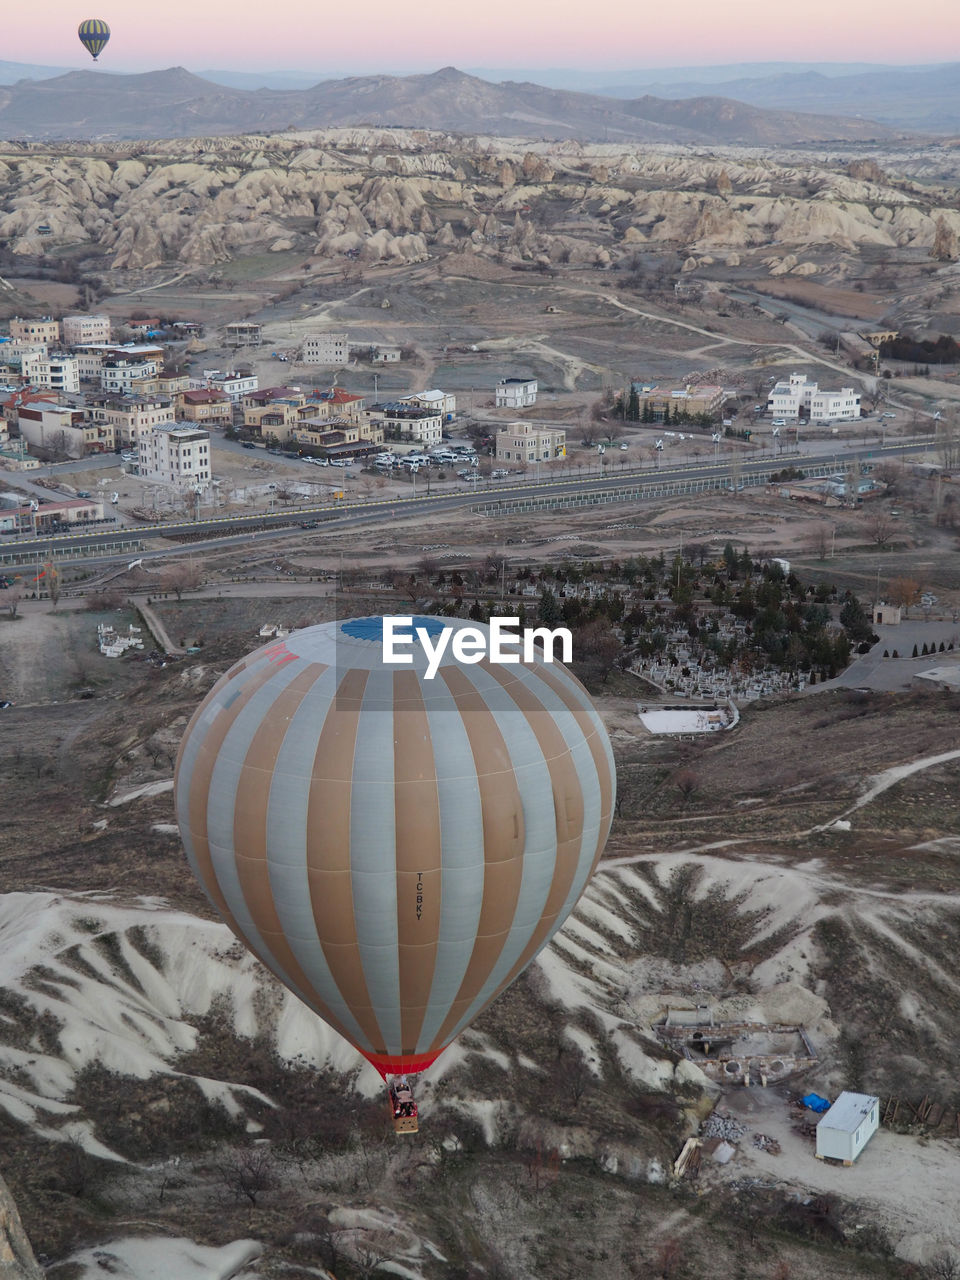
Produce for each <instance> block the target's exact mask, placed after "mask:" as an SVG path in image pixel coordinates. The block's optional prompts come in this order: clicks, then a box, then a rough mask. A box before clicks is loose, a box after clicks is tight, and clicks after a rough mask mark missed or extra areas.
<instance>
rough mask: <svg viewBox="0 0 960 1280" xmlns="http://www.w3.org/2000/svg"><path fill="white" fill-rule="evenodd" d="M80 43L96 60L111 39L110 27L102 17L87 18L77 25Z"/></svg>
mask: <svg viewBox="0 0 960 1280" xmlns="http://www.w3.org/2000/svg"><path fill="white" fill-rule="evenodd" d="M77 35H78V36H79V37H80V43H81V44H82V45H83V47H84V48H85V49H86V51H87V52H88V53H89V54H90V56H91V57H92V58H93V60H94V62H96V60H97V58H99V56H100V54H101V53H103V50H104V47H105V46H106V43H107V41H108V40H109V39H110V28H109V27H108V26H107V24H106V23H105V22H104V21H103V19H102V18H86V19H85V20H84V21H83V22H81V23H80V25H79V27H77Z"/></svg>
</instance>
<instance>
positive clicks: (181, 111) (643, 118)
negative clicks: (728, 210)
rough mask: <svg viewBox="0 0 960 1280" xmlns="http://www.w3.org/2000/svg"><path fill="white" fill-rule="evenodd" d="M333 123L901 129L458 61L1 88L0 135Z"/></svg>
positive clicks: (741, 133)
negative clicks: (294, 85) (515, 77)
mask: <svg viewBox="0 0 960 1280" xmlns="http://www.w3.org/2000/svg"><path fill="white" fill-rule="evenodd" d="M333 125H390V126H401V127H404V128H421V129H453V130H456V131H458V132H461V133H486V132H495V133H504V134H508V135H520V136H524V135H533V136H535V137H543V138H582V139H591V138H595V139H607V138H613V139H619V140H622V141H627V140H629V141H634V142H654V141H658V140H660V141H672V142H699V143H704V142H708V143H709V142H747V143H761V144H764V145H778V144H779V145H784V144H791V143H798V142H822V141H825V140H828V141H837V140H843V141H864V140H876V139H884V138H890V137H893V136H895V131H893V130H891V129H890V128H889V127H887V126H885V125H878V124H875V123H874V122H873V121H871V120H864V119H862V118H860V117H859V116H858V117H857V118H853V117H852V116H851V117H843V116H828V115H812V114H811V115H805V114H799V113H797V112H790V111H780V110H776V109H759V108H757V107H752V106H746V105H745V104H744V103H740V102H734V101H732V100H730V99H726V98H717V97H698V98H696V99H692V100H690V101H689V102H666V101H663V100H662V99H659V98H652V97H644V98H639V99H636V100H634V101H620V100H617V99H610V98H603V97H599V96H596V95H593V94H586V93H575V92H570V91H569V90H564V89H546V88H543V87H542V86H541V85H537V84H512V83H507V84H491V83H489V81H486V80H481V79H479V78H477V77H476V76H468V75H465V74H464V73H463V72H461V71H457V70H456V69H455V68H454V67H444V68H443V69H442V70H441V71H436V72H433V73H432V74H430V75H416V76H354V77H350V78H348V79H346V80H328V81H325V82H323V83H321V84H318V85H314V86H313V88H310V89H293V90H291V89H260V90H257V91H255V92H254V91H251V90H248V89H235V88H230V87H228V86H226V85H221V84H213V83H211V82H210V81H208V80H203V79H201V78H200V77H199V76H194V75H191V74H190V72H188V71H185V70H184V69H183V68H182V67H172V68H170V69H168V70H166V71H152V72H147V73H145V74H142V75H131V76H114V75H104V74H102V73H99V72H95V71H71V72H68V73H67V74H66V75H63V76H57V77H55V78H53V79H50V80H39V81H37V80H33V81H27V80H24V81H21V82H20V83H18V84H15V85H11V86H10V87H9V88H4V89H2V90H0V135H2V136H4V137H7V138H18V137H29V138H91V137H100V138H157V137H170V136H171V135H180V136H184V137H193V136H196V135H197V134H203V133H224V134H227V133H248V132H250V131H251V130H255V129H256V130H268V131H273V130H282V129H289V128H300V129H303V128H307V129H317V128H324V127H329V126H333Z"/></svg>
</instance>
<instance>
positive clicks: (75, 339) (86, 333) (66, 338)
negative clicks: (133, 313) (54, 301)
mask: <svg viewBox="0 0 960 1280" xmlns="http://www.w3.org/2000/svg"><path fill="white" fill-rule="evenodd" d="M61 327H62V329H63V342H64V346H67V347H79V346H80V344H81V343H84V342H109V341H110V317H109V316H64V317H63V322H62V326H61Z"/></svg>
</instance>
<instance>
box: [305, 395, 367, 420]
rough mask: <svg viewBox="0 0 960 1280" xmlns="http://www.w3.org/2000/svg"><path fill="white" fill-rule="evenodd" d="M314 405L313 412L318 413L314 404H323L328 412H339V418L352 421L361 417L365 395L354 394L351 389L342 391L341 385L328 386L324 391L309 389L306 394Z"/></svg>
mask: <svg viewBox="0 0 960 1280" xmlns="http://www.w3.org/2000/svg"><path fill="white" fill-rule="evenodd" d="M307 399H308V401H309V402H310V404H312V405H314V406H315V408H314V410H313V412H314V413H317V416H319V413H318V411H317V408H316V406H323V407H324V408H325V409H326V411H327V412H328V413H331V414H339V416H340V417H341V418H349V419H350V420H351V421H353V422H360V421H361V420H362V419H363V415H364V410H365V409H366V407H367V401H366V397H364V396H358V395H355V394H354V393H353V392H352V391H344V389H343V387H329V388H328V389H327V390H326V391H311V392H310V394H309V395H308V396H307Z"/></svg>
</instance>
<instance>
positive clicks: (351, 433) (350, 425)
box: [291, 417, 383, 453]
mask: <svg viewBox="0 0 960 1280" xmlns="http://www.w3.org/2000/svg"><path fill="white" fill-rule="evenodd" d="M334 435H336V437H337V439H336V441H334V443H336V444H350V445H354V444H355V445H358V446H359V450H358V451H359V452H367V453H368V452H370V449H371V448H372V447H373V446H378V445H382V444H383V426H382V424H381V423H379V422H367V421H364V422H353V421H352V420H351V419H349V418H337V417H333V418H304V419H302V420H301V421H300V422H299V423H298V425H297V426H295V427H294V428H293V429H292V430H291V436H292V437H293V439H294V440H296V442H297V443H298V444H312V445H322V446H324V447H326V446H327V445H328V444H329V443H330V440H332V438H333V436H334ZM327 437H330V439H328V438H327Z"/></svg>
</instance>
